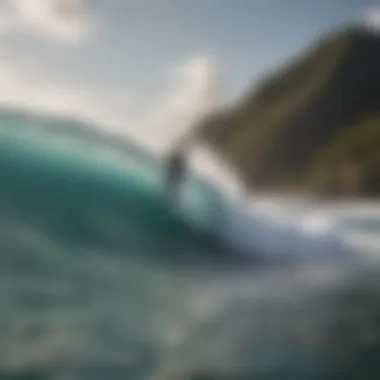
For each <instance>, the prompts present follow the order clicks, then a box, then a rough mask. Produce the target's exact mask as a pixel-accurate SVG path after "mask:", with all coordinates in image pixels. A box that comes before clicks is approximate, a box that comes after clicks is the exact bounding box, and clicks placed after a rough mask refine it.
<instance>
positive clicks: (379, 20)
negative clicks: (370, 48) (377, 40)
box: [361, 6, 380, 31]
mask: <svg viewBox="0 0 380 380" xmlns="http://www.w3.org/2000/svg"><path fill="white" fill-rule="evenodd" d="M361 21H362V23H363V24H364V25H365V26H367V27H368V28H370V29H372V30H374V31H380V6H379V7H372V8H368V9H365V10H364V12H363V13H362V17H361Z"/></svg>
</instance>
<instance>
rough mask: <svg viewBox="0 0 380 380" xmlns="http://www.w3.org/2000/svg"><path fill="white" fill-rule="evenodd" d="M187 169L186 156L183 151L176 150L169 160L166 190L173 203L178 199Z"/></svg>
mask: <svg viewBox="0 0 380 380" xmlns="http://www.w3.org/2000/svg"><path fill="white" fill-rule="evenodd" d="M185 169H186V154H185V152H184V151H182V150H175V151H174V152H172V153H171V154H170V156H169V157H168V159H167V175H166V188H167V192H168V195H169V196H170V197H171V198H172V200H173V201H176V199H177V197H178V190H179V188H180V186H181V183H182V181H183V179H184V175H185Z"/></svg>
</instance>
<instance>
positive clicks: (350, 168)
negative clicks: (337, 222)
mask: <svg viewBox="0 0 380 380" xmlns="http://www.w3.org/2000/svg"><path fill="white" fill-rule="evenodd" d="M200 131H201V135H202V138H203V139H204V140H205V141H206V142H207V143H209V144H210V145H211V147H212V148H213V149H215V150H216V151H217V152H219V153H220V154H221V155H222V156H223V157H224V158H225V159H226V160H227V161H229V163H230V164H232V166H233V167H234V168H235V169H236V171H237V172H238V173H239V174H240V175H241V177H242V179H243V180H244V182H245V183H246V185H247V186H248V187H252V186H254V187H255V188H256V189H259V190H275V191H279V190H289V189H291V190H297V191H298V190H308V191H309V190H312V191H314V190H317V191H319V192H328V193H333V192H338V193H340V192H342V191H355V192H356V193H358V194H362V193H366V194H368V195H369V194H370V195H377V194H378V195H380V189H379V188H378V187H379V181H380V179H379V178H378V177H379V174H377V173H380V166H379V167H378V166H377V165H379V157H378V152H380V36H379V35H375V34H373V33H371V32H369V31H367V30H364V29H360V28H346V29H344V30H340V31H338V32H335V33H332V34H330V35H327V36H325V37H324V38H322V39H321V40H319V41H317V42H316V43H315V44H314V45H312V47H311V48H309V49H308V50H307V51H305V52H304V53H303V54H302V55H301V56H298V57H296V58H295V59H294V60H293V61H292V62H291V63H289V64H288V65H287V66H286V67H285V68H282V69H281V70H278V71H277V72H275V73H272V74H271V75H269V76H268V77H267V78H266V79H265V80H264V81H263V82H262V83H261V85H259V86H258V87H255V89H254V90H252V91H249V92H248V94H245V96H244V97H243V98H242V99H241V101H240V102H239V104H237V105H236V106H235V107H234V108H233V109H232V110H230V111H228V112H225V113H224V114H221V115H216V116H215V118H214V119H213V120H212V121H209V122H208V123H206V124H205V125H203V126H202V127H201V128H200ZM354 169H355V170H354ZM377 169H379V170H377ZM354 172H355V173H356V174H355V175H354ZM354 177H355V180H354ZM376 177H377V179H376Z"/></svg>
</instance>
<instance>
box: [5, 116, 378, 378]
mask: <svg viewBox="0 0 380 380" xmlns="http://www.w3.org/2000/svg"><path fill="white" fill-rule="evenodd" d="M162 171H163V167H162V163H161V162H160V159H159V158H157V157H156V156H155V155H153V154H152V153H150V152H148V151H145V150H143V149H141V148H139V147H138V146H137V145H136V144H133V143H132V142H123V141H121V140H120V139H116V138H114V137H112V136H105V135H104V134H100V133H98V132H95V131H94V130H93V129H92V127H91V126H90V125H86V124H83V123H81V122H78V121H76V120H72V119H65V118H54V117H51V116H49V117H47V116H46V115H39V114H31V113H25V112H24V113H21V112H19V111H17V110H2V111H0V175H1V177H0V178H1V182H0V283H1V286H0V302H1V305H2V313H1V316H0V331H1V334H2V340H1V342H0V350H1V352H2V368H1V370H0V371H1V372H0V373H1V375H2V376H3V377H4V378H28V376H29V377H32V376H34V378H40V379H42V378H45V379H54V378H57V377H60V378H62V377H63V378H65V377H67V378H76V379H84V380H87V379H91V380H93V379H119V378H127V379H131V380H132V379H133V380H152V379H159V380H161V379H165V380H171V379H173V380H189V379H192V380H195V379H198V380H199V379H219V378H220V379H226V378H234V379H237V378H242V379H243V378H244V379H252V378H254V379H255V378H267V379H277V378H279V377H281V378H284V376H285V375H286V376H288V378H292V379H295V378H297V376H298V378H313V376H314V378H315V377H318V376H317V375H320V374H321V371H322V372H323V371H325V372H326V371H330V373H344V372H342V369H344V368H346V367H345V365H344V364H342V362H341V361H340V360H339V357H337V356H334V355H333V354H331V352H330V351H329V348H330V347H338V348H339V349H343V348H345V349H346V351H345V352H346V353H347V354H348V355H351V356H350V363H351V364H352V365H351V367H352V368H351V369H352V370H355V371H358V368H360V370H361V371H363V365H364V364H363V361H360V357H361V356H360V352H362V351H360V347H359V348H356V346H355V347H354V345H352V346H349V347H346V346H345V344H344V341H343V339H340V340H339V339H338V340H337V342H335V341H333V338H334V337H335V335H334V334H332V333H331V331H332V330H331V328H330V324H331V326H332V327H334V328H335V325H338V326H337V330H336V331H338V330H339V329H338V327H341V326H343V325H344V323H345V322H344V321H345V320H344V315H345V314H347V310H348V309H347V308H348V307H351V306H347V305H346V304H344V305H343V306H341V303H340V301H341V298H340V295H341V294H343V293H344V292H345V293H344V294H346V295H349V294H351V293H352V289H353V286H356V285H357V284H359V285H360V286H363V287H364V288H363V287H362V289H364V290H363V293H368V294H370V293H371V291H373V290H374V289H377V287H378V286H377V282H376V281H375V280H376V279H377V278H378V275H377V273H378V269H377V268H378V267H377V266H375V265H374V264H373V263H372V262H371V263H370V270H369V272H370V273H369V274H368V273H367V272H366V271H364V270H363V271H361V272H360V273H359V274H357V273H358V272H357V271H356V269H355V268H353V266H354V265H356V264H355V263H354V262H352V261H351V260H348V258H349V257H351V255H350V254H351V248H350V249H348V248H347V244H346V243H345V240H344V239H343V238H338V239H337V238H336V236H338V235H339V234H338V232H337V231H338V230H339V229H337V228H336V227H335V225H334V224H331V223H330V221H329V218H328V215H329V212H328V211H327V209H326V211H325V212H324V213H322V215H320V214H319V215H318V214H316V211H317V209H320V208H321V205H318V206H315V207H312V206H310V205H309V204H303V203H302V202H301V203H300V202H299V200H297V201H295V202H293V203H291V202H287V201H278V202H273V201H271V202H267V201H265V200H262V199H261V200H256V201H254V202H248V201H244V200H238V199H232V198H229V197H227V196H226V195H225V194H223V191H222V189H218V188H216V187H215V186H214V185H213V184H210V183H208V182H207V181H204V180H202V179H200V178H199V176H198V175H197V173H192V174H191V176H190V177H189V179H188V182H187V185H186V187H185V188H184V195H183V203H182V208H181V209H179V210H178V209H173V208H172V207H171V203H170V202H169V200H167V199H166V198H165V197H164V196H163V193H162V185H163V184H162V181H161V179H162ZM320 211H323V210H321V209H320ZM338 224H339V223H337V224H336V225H338ZM339 225H341V226H342V231H343V230H344V231H348V230H347V229H344V228H343V224H339ZM332 226H333V227H332ZM345 228H346V227H345ZM210 235H211V236H217V237H218V241H221V242H222V243H223V244H222V246H221V245H220V244H216V243H215V242H214V241H213V240H212V239H210V238H209V236H210ZM343 235H344V234H342V233H340V235H339V236H343ZM226 247H227V248H226ZM350 247H351V246H350ZM224 253H226V255H225V254H224ZM240 255H241V256H243V257H244V259H246V258H248V259H249V262H252V263H253V264H254V265H253V267H252V266H251V265H246V263H247V261H246V260H244V261H243V262H244V265H240V264H239V265H238V266H237V267H234V266H233V265H232V264H233V263H235V262H239V263H241V262H240V260H239V259H238V258H239V256H240ZM258 256H260V257H261V258H264V259H267V260H269V261H270V262H271V263H272V264H273V263H275V262H283V259H284V258H285V259H286V260H288V259H290V261H291V262H292V263H294V262H303V261H305V259H306V261H308V262H310V261H311V262H313V264H317V265H313V266H308V267H305V268H303V269H302V270H300V267H291V268H289V266H288V267H283V268H282V267H278V266H277V267H276V268H274V266H273V265H272V266H269V267H267V268H266V269H265V270H264V269H263V270H262V271H258V270H257V268H255V263H256V260H255V258H257V257H258ZM332 256H333V257H334V258H335V259H336V258H338V260H335V259H334V260H327V259H328V258H329V257H332ZM320 257H321V258H322V259H323V260H320V261H318V260H315V259H316V258H320ZM225 259H226V260H227V264H228V265H227V266H225V265H223V266H221V265H220V263H221V262H223V261H224V260H225ZM252 259H253V260H252ZM173 263H175V265H173ZM178 264H179V265H178ZM362 264H363V263H362ZM366 270H367V269H366ZM370 279H372V280H373V281H372V282H371V281H370V283H367V282H366V281H367V280H368V281H369V280H370ZM342 289H343V290H344V292H343V293H342ZM355 289H356V288H355ZM330 294H333V297H331V296H330ZM337 294H338V295H337ZM334 295H335V296H334ZM368 304H369V305H372V304H374V300H373V299H372V298H370V299H369V300H368ZM331 305H334V307H335V308H333V309H331ZM375 314H376V313H375V312H371V311H369V312H368V315H370V316H373V315H375ZM290 322H291V323H290ZM350 323H352V326H353V327H355V328H359V327H360V326H361V325H360V323H359V322H358V323H356V322H352V321H351V322H350ZM317 328H318V329H317ZM316 329H317V333H318V335H319V336H321V337H322V340H321V341H319V340H318V339H317V338H318V337H316V336H315V335H313V334H312V333H308V332H310V331H311V332H313V331H316ZM333 331H335V330H333ZM338 333H339V331H338V332H337V334H338ZM310 334H311V335H310ZM360 339H361V338H360ZM360 339H359V338H358V341H359V340H360ZM334 344H338V346H334ZM290 348H292V350H290ZM355 350H356V351H355ZM363 350H364V349H363ZM359 351H360V352H359ZM355 355H356V356H355ZM252 358H254V359H255V360H253V359H252ZM354 367H355V368H354ZM280 373H281V376H280V375H279V374H280ZM377 373H379V372H377ZM324 374H325V373H324ZM202 376H203V377H202ZM226 376H227V377H226ZM239 376H240V377H239ZM260 376H261V377H260ZM322 377H323V376H322ZM375 377H376V376H375ZM377 377H378V376H377ZM323 378H333V377H326V376H325V377H323ZM362 378H363V379H364V378H365V376H364V377H362Z"/></svg>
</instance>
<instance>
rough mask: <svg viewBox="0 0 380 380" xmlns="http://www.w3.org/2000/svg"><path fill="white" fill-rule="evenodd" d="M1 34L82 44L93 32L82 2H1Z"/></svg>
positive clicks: (8, 0)
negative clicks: (24, 34) (31, 34)
mask: <svg viewBox="0 0 380 380" xmlns="http://www.w3.org/2000/svg"><path fill="white" fill-rule="evenodd" d="M0 5H1V7H0V33H2V34H4V33H8V34H9V33H27V34H30V33H33V34H37V35H39V36H41V37H45V38H54V39H59V40H62V41H67V42H81V41H83V40H84V39H85V38H86V37H87V36H88V34H89V32H90V30H91V29H92V22H91V20H90V19H89V17H88V16H87V15H86V14H85V9H84V8H85V7H84V2H83V0H0Z"/></svg>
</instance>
